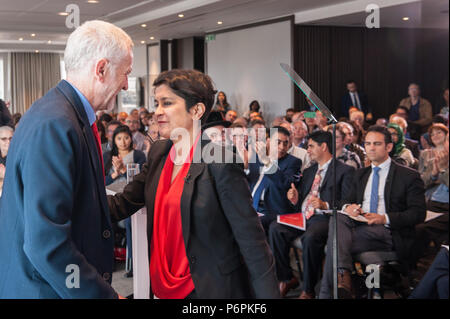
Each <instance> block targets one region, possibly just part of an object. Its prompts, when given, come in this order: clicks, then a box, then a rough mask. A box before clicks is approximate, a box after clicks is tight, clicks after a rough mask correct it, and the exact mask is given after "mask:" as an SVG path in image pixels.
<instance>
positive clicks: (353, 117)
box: [350, 111, 367, 136]
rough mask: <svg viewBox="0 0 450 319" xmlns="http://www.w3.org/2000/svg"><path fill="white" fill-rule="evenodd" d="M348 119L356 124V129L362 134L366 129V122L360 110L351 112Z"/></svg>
mask: <svg viewBox="0 0 450 319" xmlns="http://www.w3.org/2000/svg"><path fill="white" fill-rule="evenodd" d="M350 121H353V122H355V124H356V125H358V129H359V130H360V131H361V132H362V136H364V132H365V130H366V129H367V124H366V122H365V121H364V113H363V112H361V111H353V112H351V113H350Z"/></svg>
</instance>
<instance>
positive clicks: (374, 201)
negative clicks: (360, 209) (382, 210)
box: [370, 166, 381, 213]
mask: <svg viewBox="0 0 450 319" xmlns="http://www.w3.org/2000/svg"><path fill="white" fill-rule="evenodd" d="M380 169H381V168H379V167H376V166H375V167H374V168H373V169H372V170H373V176H372V192H371V193H370V213H378V185H379V183H380V175H378V173H379V171H380Z"/></svg>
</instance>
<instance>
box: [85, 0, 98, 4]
mask: <svg viewBox="0 0 450 319" xmlns="http://www.w3.org/2000/svg"><path fill="white" fill-rule="evenodd" d="M87 3H99V1H98V0H87Z"/></svg>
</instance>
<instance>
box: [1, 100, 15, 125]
mask: <svg viewBox="0 0 450 319" xmlns="http://www.w3.org/2000/svg"><path fill="white" fill-rule="evenodd" d="M5 125H9V126H11V127H13V125H14V124H13V121H12V117H11V113H10V112H9V109H8V106H7V105H6V103H5V101H3V100H2V99H0V127H2V126H5Z"/></svg>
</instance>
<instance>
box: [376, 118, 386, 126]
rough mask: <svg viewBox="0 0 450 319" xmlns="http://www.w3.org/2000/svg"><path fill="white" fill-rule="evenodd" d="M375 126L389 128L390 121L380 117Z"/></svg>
mask: <svg viewBox="0 0 450 319" xmlns="http://www.w3.org/2000/svg"><path fill="white" fill-rule="evenodd" d="M375 125H378V126H387V125H388V121H387V119H385V118H384V117H380V118H379V119H377V120H376V122H375Z"/></svg>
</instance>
